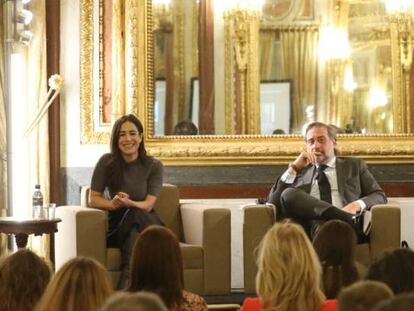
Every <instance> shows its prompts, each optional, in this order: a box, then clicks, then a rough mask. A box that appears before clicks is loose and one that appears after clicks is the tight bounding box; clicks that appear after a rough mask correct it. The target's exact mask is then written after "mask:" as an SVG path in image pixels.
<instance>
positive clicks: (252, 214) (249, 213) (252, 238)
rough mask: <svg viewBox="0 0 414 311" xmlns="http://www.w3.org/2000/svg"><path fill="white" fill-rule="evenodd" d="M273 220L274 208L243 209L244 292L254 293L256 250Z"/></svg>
mask: <svg viewBox="0 0 414 311" xmlns="http://www.w3.org/2000/svg"><path fill="white" fill-rule="evenodd" d="M274 219H275V208H274V207H271V206H267V205H264V204H252V205H248V206H245V207H244V220H243V266H244V292H245V294H246V293H248V294H252V293H256V284H255V283H256V282H255V280H256V274H257V264H256V248H257V247H258V245H259V244H260V241H261V240H262V239H263V237H264V235H265V234H266V232H267V230H269V229H270V228H271V227H272V226H273V224H274Z"/></svg>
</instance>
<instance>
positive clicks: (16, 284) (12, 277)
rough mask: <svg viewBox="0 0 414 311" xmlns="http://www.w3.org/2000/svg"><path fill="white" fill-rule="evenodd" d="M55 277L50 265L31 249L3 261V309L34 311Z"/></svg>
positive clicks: (0, 282)
mask: <svg viewBox="0 0 414 311" xmlns="http://www.w3.org/2000/svg"><path fill="white" fill-rule="evenodd" d="M51 276H52V270H51V269H50V267H49V265H48V264H47V263H46V262H45V261H44V260H43V259H42V258H40V257H39V256H37V255H36V254H35V253H33V252H32V251H30V250H28V249H21V250H18V251H17V252H15V253H14V254H12V255H9V256H7V257H4V258H2V260H1V262H0V297H1V302H0V310H1V311H3V310H4V311H6V310H20V311H31V310H33V308H34V307H35V305H36V304H37V303H38V301H39V300H40V297H41V296H42V295H43V292H44V291H45V289H46V286H47V284H48V283H49V280H50V277H51Z"/></svg>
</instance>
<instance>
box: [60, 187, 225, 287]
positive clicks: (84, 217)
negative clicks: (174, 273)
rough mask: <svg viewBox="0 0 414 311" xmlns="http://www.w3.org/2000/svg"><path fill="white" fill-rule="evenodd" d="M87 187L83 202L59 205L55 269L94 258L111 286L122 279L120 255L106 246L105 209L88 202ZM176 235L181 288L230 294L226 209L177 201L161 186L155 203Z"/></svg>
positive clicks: (175, 193)
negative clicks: (75, 259)
mask: <svg viewBox="0 0 414 311" xmlns="http://www.w3.org/2000/svg"><path fill="white" fill-rule="evenodd" d="M88 194H89V187H85V188H83V189H82V194H81V197H82V199H81V206H59V207H58V208H57V211H56V214H57V217H59V218H61V219H62V222H61V223H59V227H58V232H57V233H56V235H55V263H56V268H57V269H58V268H59V267H60V266H61V265H62V264H64V263H65V262H66V261H67V260H69V259H70V258H72V257H75V256H88V257H92V258H95V259H96V260H98V261H99V262H101V263H102V264H103V265H105V266H106V268H107V269H108V271H109V273H110V276H111V278H112V281H113V284H114V285H116V284H117V283H118V280H119V277H120V273H121V271H120V263H121V253H120V250H119V249H117V248H107V247H106V231H107V215H106V212H104V211H102V210H98V209H94V208H90V207H87V206H88V199H87V198H88ZM154 208H155V210H156V211H157V213H158V214H159V216H160V218H161V220H162V221H163V222H164V223H165V225H166V226H167V227H168V228H170V229H171V230H172V231H173V232H174V233H175V234H176V235H177V236H178V237H179V239H180V241H181V243H180V245H181V250H182V254H183V265H184V287H185V289H187V290H189V291H192V292H195V293H198V294H202V295H227V294H229V293H230V279H231V276H230V211H229V210H228V209H225V208H221V207H220V206H212V205H209V206H206V205H198V204H180V202H179V192H178V188H177V187H176V186H174V185H168V184H164V185H163V188H162V190H161V193H160V195H159V197H158V199H157V202H156V206H155V207H154Z"/></svg>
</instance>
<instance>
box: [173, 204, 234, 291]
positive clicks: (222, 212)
mask: <svg viewBox="0 0 414 311" xmlns="http://www.w3.org/2000/svg"><path fill="white" fill-rule="evenodd" d="M180 210H181V218H182V224H183V232H184V242H185V243H188V244H192V245H198V246H202V247H203V256H204V293H205V294H208V293H210V292H214V293H215V294H220V293H222V294H228V293H229V292H230V280H231V271H230V262H231V257H230V249H231V247H230V246H231V244H230V239H231V233H230V210H229V209H227V208H222V207H220V206H213V205H205V204H204V205H203V204H191V203H184V204H181V207H180Z"/></svg>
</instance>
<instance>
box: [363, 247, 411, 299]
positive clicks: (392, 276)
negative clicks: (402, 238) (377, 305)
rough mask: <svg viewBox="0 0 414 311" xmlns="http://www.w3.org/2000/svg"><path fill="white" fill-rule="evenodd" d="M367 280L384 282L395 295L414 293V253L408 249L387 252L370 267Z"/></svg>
mask: <svg viewBox="0 0 414 311" xmlns="http://www.w3.org/2000/svg"><path fill="white" fill-rule="evenodd" d="M366 279H368V280H374V281H381V282H384V283H385V284H387V285H388V286H389V287H390V288H391V289H392V290H393V292H394V294H395V295H397V294H401V293H408V292H412V291H414V252H413V251H412V250H410V249H408V248H399V249H395V250H388V251H385V252H384V253H383V254H382V255H381V256H380V257H378V258H377V259H376V260H375V261H374V262H373V263H372V264H371V265H370V267H369V269H368V273H367V276H366Z"/></svg>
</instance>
